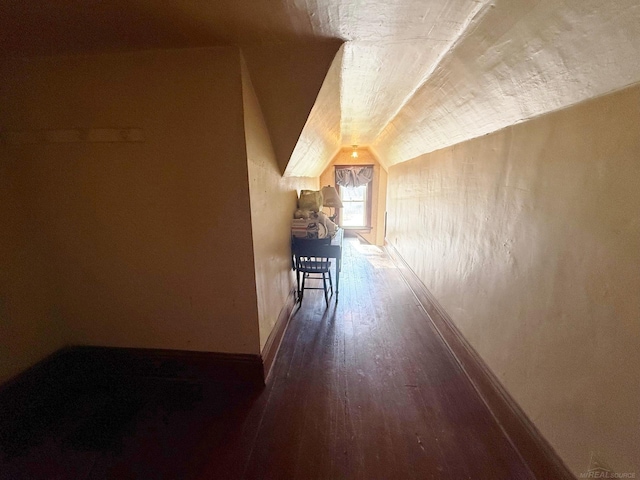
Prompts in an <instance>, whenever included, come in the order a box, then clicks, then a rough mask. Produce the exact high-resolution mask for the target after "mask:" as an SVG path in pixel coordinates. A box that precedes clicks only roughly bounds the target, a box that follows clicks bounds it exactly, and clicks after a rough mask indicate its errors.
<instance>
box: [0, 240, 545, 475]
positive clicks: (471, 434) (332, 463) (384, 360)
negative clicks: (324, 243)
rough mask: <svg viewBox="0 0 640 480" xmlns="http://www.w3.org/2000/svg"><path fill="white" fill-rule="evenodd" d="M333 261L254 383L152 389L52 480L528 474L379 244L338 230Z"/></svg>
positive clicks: (30, 459) (32, 459)
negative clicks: (332, 269) (111, 433)
mask: <svg viewBox="0 0 640 480" xmlns="http://www.w3.org/2000/svg"><path fill="white" fill-rule="evenodd" d="M343 259H344V263H343V271H342V275H341V280H340V300H339V301H338V302H337V303H336V302H335V301H334V299H332V301H331V302H330V305H329V307H328V308H326V306H325V302H324V297H323V295H322V292H320V291H313V290H311V291H307V292H305V297H304V302H303V304H302V306H301V308H300V309H298V310H297V311H294V314H293V316H292V317H291V320H290V322H289V327H288V329H287V331H286V332H285V335H284V337H283V340H282V345H281V347H280V353H279V354H278V357H277V359H276V361H275V363H274V365H273V370H272V373H271V376H270V379H269V382H268V384H267V386H266V387H265V388H264V389H263V390H262V391H259V392H255V391H254V392H247V391H242V390H238V391H234V390H233V389H229V387H228V386H226V387H224V388H223V387H216V386H214V385H209V386H204V389H203V391H202V394H201V397H200V398H197V399H193V400H194V401H193V402H191V404H190V405H185V408H184V409H179V408H178V409H176V408H172V407H168V406H167V403H166V398H167V393H166V391H164V393H163V390H162V388H163V387H159V391H158V392H155V393H153V392H151V393H148V394H145V395H146V396H144V397H143V400H144V402H142V403H141V404H140V405H139V407H140V408H138V409H137V410H136V409H135V408H134V409H132V410H131V411H130V413H131V414H132V415H133V417H132V418H131V419H130V421H128V423H127V429H124V430H123V432H124V433H123V434H122V435H123V436H122V438H120V443H119V445H120V446H119V448H106V449H105V448H103V449H102V450H97V451H90V452H85V453H84V454H82V453H81V452H78V451H71V452H69V451H67V452H64V453H63V454H62V455H63V456H64V455H66V457H65V459H66V460H65V461H66V462H69V461H70V459H72V458H78V459H80V460H81V465H80V464H79V465H80V466H81V467H82V468H83V469H84V470H83V471H82V472H79V471H76V472H74V471H73V470H71V469H70V470H69V472H68V473H69V474H68V476H66V477H64V476H58V477H56V478H70V479H71V478H82V479H94V478H96V479H97V478H117V479H126V478H140V479H145V480H147V479H153V478H180V479H185V480H188V479H202V480H204V479H229V480H233V479H247V480H253V479H283V480H285V479H286V480H298V479H299V480H312V479H335V480H340V479H345V480H347V479H348V480H359V479H361V480H371V479H376V480H378V479H402V480H410V479H415V480H422V479H429V478H432V479H455V480H457V479H468V478H472V479H491V480H493V479H509V480H512V479H531V478H533V476H532V475H531V473H530V472H529V470H528V469H527V467H526V466H525V465H524V464H523V463H522V461H521V459H520V457H519V456H518V454H517V453H516V451H515V450H514V449H513V447H512V445H511V444H510V443H509V441H508V439H507V438H506V437H505V436H504V435H503V432H502V431H501V429H500V427H499V426H498V425H497V424H496V422H495V420H494V418H493V417H492V415H491V413H490V412H489V411H488V410H487V408H486V406H485V404H484V403H483V402H482V400H481V399H480V397H479V396H478V395H477V393H476V391H475V390H474V388H473V386H472V385H471V383H470V382H469V380H468V379H467V377H466V376H465V374H464V372H462V371H461V369H460V367H459V365H458V363H457V362H456V360H455V359H454V358H453V356H452V355H451V353H450V352H449V350H448V349H447V347H446V346H445V344H444V343H443V341H442V340H441V338H440V336H439V335H438V333H437V331H436V330H435V329H434V327H433V325H432V324H431V323H430V322H429V321H428V318H427V317H426V314H425V312H424V311H423V310H422V309H421V307H420V305H419V303H418V302H417V300H416V298H415V296H414V295H413V293H412V292H411V291H410V290H409V289H408V287H407V286H406V284H405V283H404V281H403V279H402V277H401V275H400V273H399V272H398V270H397V269H396V268H395V266H394V265H393V263H392V262H391V261H390V260H389V258H388V257H387V256H386V254H385V253H384V252H383V251H382V250H381V249H379V248H377V247H374V246H370V245H366V246H365V245H360V244H359V242H358V241H357V240H347V241H345V250H344V256H343ZM178 397H180V395H178ZM105 398H106V397H105ZM125 403H126V402H125ZM96 405H97V404H96ZM136 405H137V404H136ZM92 408H93V407H92ZM95 408H98V407H95ZM90 410H91V409H90ZM116 410H117V409H116ZM94 413H95V412H94ZM92 414H93V413H92V412H91V411H89V412H85V414H83V415H84V416H83V417H82V418H80V419H79V420H78V421H79V422H80V423H82V422H86V421H87V415H88V416H89V417H90V416H91V415H92ZM76 423H77V422H76ZM72 424H73V422H69V427H68V428H69V429H70V431H72V430H73V428H75V427H73V428H72V427H71V425H72ZM61 438H63V437H61ZM54 447H55V445H54ZM56 448H57V447H56ZM43 455H45V454H44V453H42V452H39V451H38V450H37V449H34V450H32V451H31V452H29V453H28V454H27V456H25V457H23V458H22V459H21V460H20V462H22V463H17V462H14V463H12V464H10V465H9V466H11V467H12V468H14V467H16V466H22V467H24V466H28V465H34V464H37V462H38V460H39V457H40V458H42V456H43ZM46 455H48V454H46ZM73 455H76V457H73ZM78 455H80V456H79V457H78ZM81 455H85V456H84V457H82V456H81ZM87 455H89V456H87ZM90 455H93V456H90ZM82 462H84V463H82ZM88 462H90V463H88ZM0 466H1V465H0ZM89 472H90V473H89ZM16 478H20V477H16ZM30 478H33V479H37V478H50V476H46V475H44V474H42V475H40V476H38V475H35V476H31V477H30Z"/></svg>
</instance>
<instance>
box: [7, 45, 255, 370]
mask: <svg viewBox="0 0 640 480" xmlns="http://www.w3.org/2000/svg"><path fill="white" fill-rule="evenodd" d="M2 78H3V81H2V82H1V85H0V104H2V109H1V111H0V122H1V125H2V127H3V129H4V130H6V131H31V132H38V131H40V129H68V128H76V129H79V130H80V131H81V132H82V131H86V130H87V129H94V128H102V127H110V128H114V127H115V128H122V127H130V128H137V129H140V130H141V131H142V135H143V141H140V142H102V143H91V142H86V141H78V142H69V143H47V142H42V141H39V142H37V143H34V144H17V145H13V144H5V145H4V146H2V147H0V148H1V152H2V160H1V164H2V168H3V176H2V179H1V181H2V185H3V187H2V191H3V192H5V193H4V194H5V195H7V192H8V194H10V195H11V198H12V202H13V203H14V204H15V205H17V206H18V208H19V210H16V211H12V212H10V213H9V214H8V215H10V216H11V219H10V220H11V223H10V224H11V225H12V229H11V232H9V233H6V234H4V236H3V238H8V244H9V246H10V248H13V250H11V249H10V250H9V251H8V252H6V253H5V252H3V256H6V255H9V256H10V255H12V253H11V252H12V251H13V252H15V251H16V250H15V249H16V245H17V244H18V243H19V242H20V241H21V237H34V238H33V240H30V242H31V243H27V247H26V249H22V250H20V251H22V252H23V253H22V254H21V256H20V258H14V259H13V260H12V262H13V264H12V270H13V271H25V272H34V273H25V274H24V275H25V276H26V275H28V278H25V279H24V282H25V283H26V284H27V285H26V287H25V288H19V287H18V284H17V283H16V281H15V278H13V279H8V280H7V282H5V284H4V289H3V290H2V292H0V297H1V298H2V299H3V301H2V304H3V305H5V306H6V307H5V309H4V310H5V311H4V315H3V328H7V329H8V330H9V332H8V333H10V334H11V335H7V336H5V335H4V334H3V335H2V337H3V341H2V343H3V344H4V343H5V340H6V338H8V337H12V338H14V340H13V342H15V344H16V345H21V348H22V351H25V352H29V351H30V350H31V349H30V347H29V346H33V352H35V353H34V354H33V355H32V356H31V357H32V358H31V357H30V358H28V359H27V358H25V359H24V360H20V363H21V368H24V366H26V364H28V363H31V362H33V361H35V360H36V359H37V357H40V356H41V354H40V353H41V352H40V350H41V347H40V346H39V345H38V344H39V343H42V344H43V345H44V346H43V347H42V348H44V350H51V349H52V348H55V347H56V346H57V345H58V344H59V343H60V342H57V343H56V342H55V341H54V340H53V339H52V338H55V336H53V337H49V336H48V335H46V333H47V332H48V331H49V330H51V327H50V325H49V324H50V323H52V322H55V328H57V329H59V331H60V333H59V335H62V337H63V342H64V343H70V344H96V345H107V346H126V347H131V346H132V347H155V348H176V349H187V350H189V349H191V350H208V351H220V352H236V353H258V352H259V341H258V327H257V316H258V313H257V299H256V294H255V275H254V268H253V260H252V257H251V254H250V252H251V251H252V240H251V218H250V213H249V211H250V204H249V188H248V171H247V161H246V150H245V140H244V129H243V109H242V84H241V72H240V55H239V51H238V49H237V48H213V49H192V50H175V51H162V52H161V51H156V52H141V53H130V54H114V55H100V56H84V57H49V58H38V59H31V60H25V61H14V62H10V63H9V64H8V65H5V66H4V67H3V68H2ZM12 179H15V180H12ZM9 182H11V183H9ZM3 209H4V202H3ZM5 214H6V213H5ZM36 237H37V238H36ZM21 248H22V247H21ZM31 250H33V251H34V252H33V254H32V252H31ZM38 271H41V274H42V276H40V277H38V276H37V275H36V273H35V272H38ZM3 275H4V273H3ZM7 284H8V285H9V287H7V286H6V285H7ZM41 284H42V285H45V288H44V289H43V290H42V293H41V294H38V295H36V297H35V298H36V303H35V304H34V306H32V307H29V308H26V307H23V306H24V305H25V304H26V302H28V301H29V295H31V294H32V293H33V291H34V290H39V285H41ZM41 297H43V298H41ZM35 330H37V331H39V332H40V335H38V337H37V338H32V337H33V335H32V332H33V331H35ZM27 343H28V344H29V346H28V345H27ZM11 348H13V347H11ZM25 355H26V353H25ZM29 355H31V354H29ZM6 361H7V360H6V359H2V365H5V362H6ZM11 361H12V362H13V361H14V360H11ZM9 370H14V371H15V368H13V367H12V368H11V369H9ZM9 370H5V368H4V367H3V371H2V373H3V374H7V372H9Z"/></svg>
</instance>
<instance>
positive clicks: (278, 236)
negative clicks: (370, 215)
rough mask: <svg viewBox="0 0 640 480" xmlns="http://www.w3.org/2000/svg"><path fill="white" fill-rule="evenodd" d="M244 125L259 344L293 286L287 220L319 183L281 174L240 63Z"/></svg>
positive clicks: (273, 323) (276, 317)
mask: <svg viewBox="0 0 640 480" xmlns="http://www.w3.org/2000/svg"><path fill="white" fill-rule="evenodd" d="M242 91H243V102H244V122H245V123H244V126H245V137H246V142H247V162H248V165H249V193H250V199H251V225H252V232H253V251H254V262H255V276H256V286H255V288H256V290H257V295H258V319H259V325H260V349H261V350H262V349H263V348H264V345H265V343H266V341H267V339H268V338H269V335H270V334H271V331H272V330H273V327H274V326H275V323H276V321H277V320H278V315H279V314H280V311H281V310H282V308H283V307H284V306H285V302H286V299H287V296H288V295H289V293H290V292H291V291H292V289H294V288H295V286H294V284H295V280H294V277H293V274H292V270H291V220H292V218H293V212H294V211H295V209H296V203H297V198H298V192H299V190H301V189H310V190H317V189H318V179H317V178H299V177H282V175H281V173H280V169H279V167H278V162H277V160H276V156H275V154H274V151H273V147H272V146H271V140H270V137H269V133H268V131H267V127H266V125H265V121H264V118H263V116H262V111H261V109H260V104H259V103H258V98H257V97H256V94H255V91H254V89H253V86H252V83H251V78H250V75H249V71H248V70H247V68H246V67H245V66H244V65H243V75H242Z"/></svg>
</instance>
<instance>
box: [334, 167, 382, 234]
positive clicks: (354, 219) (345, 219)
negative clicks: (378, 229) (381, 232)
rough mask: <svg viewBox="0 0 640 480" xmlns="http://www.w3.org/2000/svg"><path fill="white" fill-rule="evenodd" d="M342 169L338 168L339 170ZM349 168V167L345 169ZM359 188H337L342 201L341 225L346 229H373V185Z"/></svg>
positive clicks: (369, 184)
mask: <svg viewBox="0 0 640 480" xmlns="http://www.w3.org/2000/svg"><path fill="white" fill-rule="evenodd" d="M338 168H340V167H336V169H338ZM343 168H349V167H346V166H345V167H343ZM372 183H373V182H368V183H367V184H365V185H361V186H359V187H343V186H337V188H338V194H339V195H340V199H341V200H342V205H343V206H342V209H340V225H341V226H343V227H345V228H353V229H358V228H361V229H365V228H370V227H371V184H372Z"/></svg>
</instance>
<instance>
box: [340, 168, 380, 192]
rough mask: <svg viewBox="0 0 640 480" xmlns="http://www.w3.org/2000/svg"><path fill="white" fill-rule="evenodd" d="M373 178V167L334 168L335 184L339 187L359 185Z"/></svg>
mask: <svg viewBox="0 0 640 480" xmlns="http://www.w3.org/2000/svg"><path fill="white" fill-rule="evenodd" d="M371 180H373V167H372V166H370V165H368V166H364V167H345V168H336V185H340V186H341V187H361V186H362V185H366V184H367V183H369V182H370V181H371Z"/></svg>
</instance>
